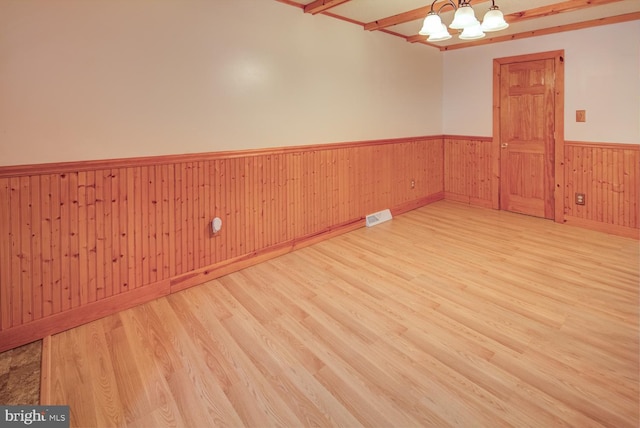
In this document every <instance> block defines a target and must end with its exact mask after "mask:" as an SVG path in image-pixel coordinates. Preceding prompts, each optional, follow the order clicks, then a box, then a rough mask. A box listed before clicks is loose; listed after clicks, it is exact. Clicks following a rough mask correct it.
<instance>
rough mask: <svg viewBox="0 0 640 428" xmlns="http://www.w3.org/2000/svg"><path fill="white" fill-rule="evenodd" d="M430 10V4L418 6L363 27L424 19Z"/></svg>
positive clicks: (441, 0)
mask: <svg viewBox="0 0 640 428" xmlns="http://www.w3.org/2000/svg"><path fill="white" fill-rule="evenodd" d="M488 1H489V0H475V1H474V2H473V5H474V6H475V5H476V4H480V3H485V2H488ZM445 3H448V1H447V0H439V1H437V2H436V3H435V5H434V6H433V8H434V10H436V11H437V10H438V8H439V7H440V6H442V5H443V4H445ZM430 11H431V5H429V6H424V7H419V8H417V9H413V10H410V11H408V12H403V13H399V14H397V15H393V16H389V17H387V18H381V19H378V20H375V21H372V22H368V23H366V24H364V29H365V30H368V31H374V30H380V29H382V28H387V27H391V26H392V25H398V24H404V23H405V22H411V21H416V20H418V19H424V18H425V17H426V16H427V15H428V14H429V12H430Z"/></svg>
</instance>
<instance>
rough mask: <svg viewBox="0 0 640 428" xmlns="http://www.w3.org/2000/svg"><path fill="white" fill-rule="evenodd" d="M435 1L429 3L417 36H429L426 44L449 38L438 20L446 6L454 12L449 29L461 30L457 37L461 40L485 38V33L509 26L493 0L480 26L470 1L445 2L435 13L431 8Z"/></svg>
mask: <svg viewBox="0 0 640 428" xmlns="http://www.w3.org/2000/svg"><path fill="white" fill-rule="evenodd" d="M437 1H438V0H434V1H433V3H431V10H430V11H429V14H428V15H427V17H426V18H425V19H424V24H423V26H422V29H421V30H420V32H419V34H421V35H423V36H429V38H428V39H427V41H428V42H441V41H444V40H449V39H450V38H451V34H449V30H447V27H446V26H445V25H444V24H443V23H442V20H441V19H440V11H441V10H442V9H443V8H444V7H446V6H451V7H453V9H454V10H455V11H456V13H455V15H454V17H453V22H451V24H450V25H449V28H451V29H454V30H462V33H460V35H459V37H460V38H461V39H462V40H475V39H481V38H483V37H484V36H485V34H484V33H485V32H490V31H500V30H504V29H505V28H507V27H508V26H509V24H507V22H506V21H505V20H504V15H503V14H502V12H500V10H499V9H498V6H496V2H495V0H492V1H491V5H492V6H491V8H489V11H487V13H486V14H485V15H484V18H483V19H482V24H480V21H478V19H477V18H476V14H475V12H474V11H473V8H472V7H471V0H458V4H457V5H456V4H455V3H454V2H453V0H446V2H445V3H444V4H443V5H442V6H440V7H439V8H438V11H437V12H436V11H435V10H433V6H434V5H435V4H436V2H437Z"/></svg>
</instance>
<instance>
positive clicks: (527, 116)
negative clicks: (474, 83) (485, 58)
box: [500, 59, 555, 219]
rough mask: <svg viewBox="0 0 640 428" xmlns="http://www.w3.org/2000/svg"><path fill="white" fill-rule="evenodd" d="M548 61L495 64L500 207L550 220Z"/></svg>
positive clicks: (550, 89)
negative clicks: (498, 132) (497, 78)
mask: <svg viewBox="0 0 640 428" xmlns="http://www.w3.org/2000/svg"><path fill="white" fill-rule="evenodd" d="M554 109H555V106H554V60H553V59H545V60H538V61H528V62H516V63H509V64H502V65H501V66H500V130H501V132H500V143H501V145H500V146H501V154H500V170H501V173H500V207H501V209H503V210H509V211H514V212H518V213H523V214H529V215H534V216H537V217H544V218H550V219H552V218H554V195H553V186H554V185H553V183H554V173H553V171H554V141H553V131H554V117H555V110H554Z"/></svg>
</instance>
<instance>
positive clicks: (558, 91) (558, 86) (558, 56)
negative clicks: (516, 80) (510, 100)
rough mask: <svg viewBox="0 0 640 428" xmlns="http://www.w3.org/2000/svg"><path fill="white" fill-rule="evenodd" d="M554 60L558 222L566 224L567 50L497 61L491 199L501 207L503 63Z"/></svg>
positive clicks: (555, 188)
mask: <svg viewBox="0 0 640 428" xmlns="http://www.w3.org/2000/svg"><path fill="white" fill-rule="evenodd" d="M543 59H553V60H554V67H555V79H554V82H555V92H554V97H555V102H554V106H555V112H554V122H555V125H554V135H553V137H554V142H555V144H554V155H555V156H554V157H555V162H554V180H555V183H554V186H553V188H554V192H553V198H554V221H556V222H558V223H564V221H565V220H564V178H565V177H564V175H565V174H564V50H556V51H549V52H540V53H535V54H527V55H518V56H511V57H504V58H495V59H494V60H493V142H492V153H493V156H492V158H493V165H492V170H493V171H492V172H493V174H492V176H493V179H492V183H491V187H492V189H491V200H492V205H493V208H494V209H501V207H500V177H501V171H500V156H501V149H500V135H501V123H500V108H501V106H500V69H501V66H502V65H503V64H510V63H516V62H527V61H539V60H543Z"/></svg>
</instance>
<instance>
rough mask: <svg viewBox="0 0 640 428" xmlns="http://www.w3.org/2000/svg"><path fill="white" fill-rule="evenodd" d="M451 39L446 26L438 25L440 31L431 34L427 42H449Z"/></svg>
mask: <svg viewBox="0 0 640 428" xmlns="http://www.w3.org/2000/svg"><path fill="white" fill-rule="evenodd" d="M450 38H451V34H449V31H448V30H447V26H446V25H444V24H440V29H439V30H438V31H436V32H434V33H431V35H430V36H429V38H428V39H427V41H428V42H442V41H445V40H449V39H450Z"/></svg>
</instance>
